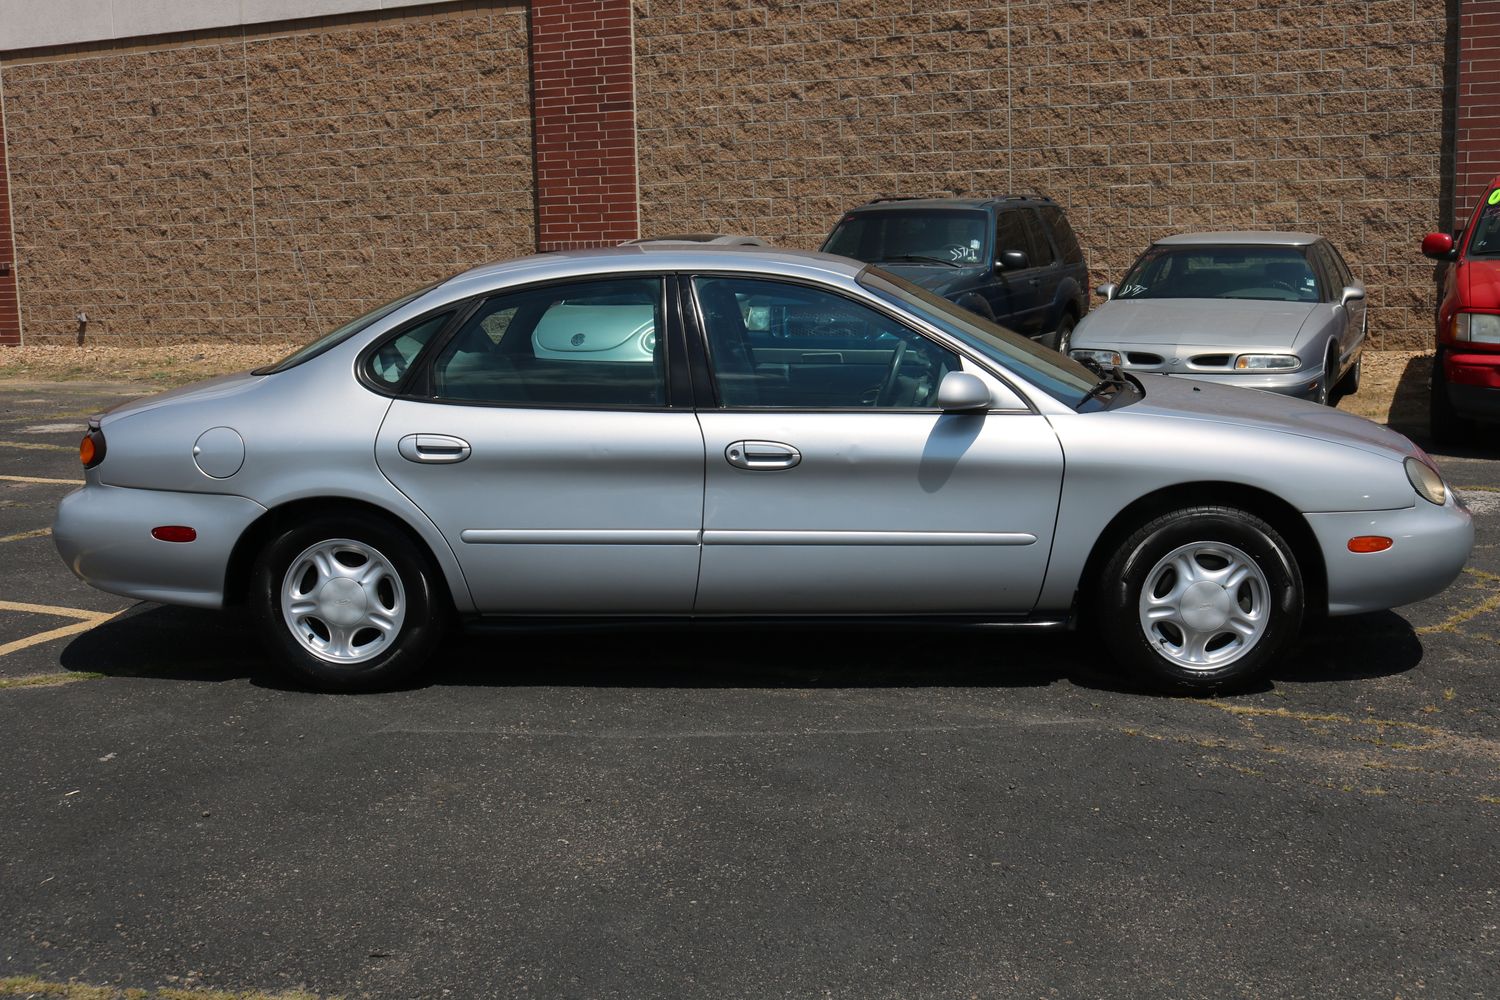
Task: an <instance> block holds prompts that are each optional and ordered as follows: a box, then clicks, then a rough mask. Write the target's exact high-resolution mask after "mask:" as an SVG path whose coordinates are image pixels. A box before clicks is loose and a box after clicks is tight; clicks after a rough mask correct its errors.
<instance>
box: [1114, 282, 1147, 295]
mask: <svg viewBox="0 0 1500 1000" xmlns="http://www.w3.org/2000/svg"><path fill="white" fill-rule="evenodd" d="M1145 290H1146V286H1145V285H1137V284H1130V285H1126V286H1125V287H1124V288H1122V289H1120V294H1121V295H1139V294H1141V293H1142V292H1144V291H1145Z"/></svg>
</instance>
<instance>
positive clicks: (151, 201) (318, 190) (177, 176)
mask: <svg viewBox="0 0 1500 1000" xmlns="http://www.w3.org/2000/svg"><path fill="white" fill-rule="evenodd" d="M137 42H138V44H135V45H119V44H101V45H96V46H91V47H87V48H83V49H79V50H74V51H61V52H51V53H44V54H42V55H40V56H38V55H36V54H31V55H28V57H26V58H23V59H17V58H7V59H5V60H3V61H0V78H3V84H4V93H5V101H6V113H7V120H8V125H9V132H8V149H9V160H10V174H11V188H12V192H11V193H12V203H13V205H14V217H15V237H16V254H17V264H16V270H17V273H18V275H19V278H20V283H21V294H22V296H23V297H24V300H25V315H24V322H25V331H24V332H25V337H26V341H27V342H28V343H39V342H46V341H49V340H65V341H71V339H72V338H73V336H74V334H75V332H76V325H75V324H74V322H73V316H74V312H75V310H76V309H78V308H79V307H83V308H84V309H86V310H87V312H88V313H89V317H90V321H91V322H90V325H89V335H90V337H91V338H92V337H108V336H120V337H143V336H144V337H151V336H158V335H173V336H193V337H202V336H233V337H247V336H249V337H255V336H264V337H267V338H273V337H274V338H278V339H279V338H290V339H299V340H300V339H307V338H309V337H310V336H311V335H312V334H313V333H315V332H319V331H322V330H324V329H327V328H329V327H332V326H334V325H336V324H337V323H339V322H341V321H343V320H345V319H348V318H349V317H351V316H353V315H355V314H357V313H358V312H360V311H362V310H364V309H366V308H368V307H371V306H373V305H375V304H376V303H377V302H379V301H384V300H385V299H388V298H391V297H392V296H394V295H395V294H397V293H399V292H400V291H403V290H407V289H410V288H412V287H415V286H416V285H417V284H419V283H422V282H426V281H432V280H436V279H438V278H441V277H444V276H446V275H449V274H451V273H453V272H455V271H457V270H460V269H462V268H466V267H469V266H472V265H474V264H476V263H480V262H483V261H486V260H490V259H493V258H496V257H503V256H510V255H515V254H521V253H527V252H529V251H530V250H531V249H532V247H533V242H534V238H535V236H534V229H533V221H534V215H533V203H532V183H531V134H530V121H529V88H528V69H527V35H526V12H525V8H524V7H523V6H519V5H517V4H514V3H511V4H504V3H466V4H461V5H444V6H442V7H438V8H431V9H418V10H415V11H404V12H399V13H397V14H395V15H373V16H350V17H347V18H338V19H323V20H319V21H314V22H299V23H296V24H293V25H280V26H270V27H268V28H266V29H264V30H257V29H251V30H245V31H241V30H240V29H234V30H232V31H229V32H225V33H220V34H209V33H203V34H198V35H193V36H188V37H174V38H168V39H143V40H137ZM0 280H3V279H0Z"/></svg>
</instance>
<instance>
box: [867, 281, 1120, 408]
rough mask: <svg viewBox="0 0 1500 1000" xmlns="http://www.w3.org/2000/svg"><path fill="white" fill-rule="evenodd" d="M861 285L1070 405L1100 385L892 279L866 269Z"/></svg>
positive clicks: (1050, 354)
mask: <svg viewBox="0 0 1500 1000" xmlns="http://www.w3.org/2000/svg"><path fill="white" fill-rule="evenodd" d="M857 280H858V281H859V283H860V284H861V285H864V286H865V287H866V288H868V289H869V290H870V291H872V292H874V293H875V294H876V295H879V296H880V297H881V298H883V299H885V300H886V301H888V302H891V303H893V304H895V305H898V306H900V307H902V308H903V309H907V310H909V311H911V312H914V313H916V314H917V315H918V316H920V317H922V318H923V319H925V320H927V322H929V323H931V324H932V325H933V326H935V327H937V328H938V329H939V330H942V331H943V332H944V333H946V334H948V335H949V336H951V337H953V338H955V339H956V340H959V341H961V342H963V343H964V344H967V345H968V346H969V347H971V348H973V349H974V350H975V351H977V352H978V353H980V354H982V355H984V356H985V357H987V358H989V359H990V360H992V361H994V362H995V363H996V364H998V365H1000V366H1001V367H1002V368H1004V369H1005V370H1006V371H1008V372H1011V373H1012V374H1014V375H1016V376H1018V377H1020V378H1023V379H1025V380H1026V381H1027V382H1030V383H1031V384H1032V385H1034V386H1036V387H1037V388H1038V389H1041V390H1042V391H1043V392H1046V393H1047V394H1048V395H1050V396H1053V397H1054V398H1056V399H1059V400H1061V401H1062V402H1064V403H1067V404H1068V405H1069V406H1079V405H1081V404H1082V403H1083V402H1084V401H1085V400H1086V399H1087V397H1088V394H1089V392H1090V391H1091V390H1093V389H1094V387H1095V386H1097V385H1099V384H1100V381H1099V378H1098V377H1097V376H1096V375H1095V374H1094V373H1093V372H1091V371H1089V370H1088V369H1087V368H1085V367H1084V366H1083V365H1081V364H1079V363H1078V362H1076V361H1074V360H1073V359H1071V358H1065V357H1063V356H1062V355H1061V354H1058V353H1057V352H1056V351H1054V350H1051V349H1050V348H1046V347H1043V346H1041V345H1040V344H1037V343H1033V342H1032V341H1031V340H1030V339H1028V338H1026V337H1023V336H1021V335H1020V334H1019V333H1013V332H1011V331H1010V330H1007V329H1006V328H1005V327H1003V326H1000V325H999V324H996V323H992V322H990V321H989V320H987V319H984V318H983V317H981V316H978V315H976V314H974V313H971V312H969V310H967V309H964V308H962V307H960V306H956V305H954V304H953V303H952V302H949V301H948V300H947V299H945V298H941V297H940V296H937V295H933V294H932V293H931V292H929V291H927V290H926V289H925V288H919V287H918V286H916V285H914V284H912V283H911V282H909V281H905V280H903V279H901V278H898V277H896V276H895V275H894V274H890V273H888V272H886V271H881V270H879V269H877V268H873V267H867V268H865V269H864V270H863V271H862V272H860V275H859V278H858V279H857Z"/></svg>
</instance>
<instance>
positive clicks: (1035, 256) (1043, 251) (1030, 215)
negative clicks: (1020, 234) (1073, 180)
mask: <svg viewBox="0 0 1500 1000" xmlns="http://www.w3.org/2000/svg"><path fill="white" fill-rule="evenodd" d="M1021 219H1022V220H1023V222H1024V223H1025V226H1026V239H1027V242H1028V243H1029V244H1030V245H1031V249H1030V250H1029V251H1027V255H1028V256H1029V257H1030V258H1031V264H1032V266H1033V267H1045V266H1046V265H1048V264H1050V263H1052V262H1053V261H1054V260H1056V259H1057V256H1056V255H1055V254H1054V253H1053V252H1052V241H1051V240H1049V239H1047V231H1046V230H1044V229H1043V228H1042V220H1041V219H1040V218H1038V217H1037V214H1036V212H1035V211H1033V210H1032V209H1029V208H1028V209H1026V210H1025V211H1023V212H1022V213H1021Z"/></svg>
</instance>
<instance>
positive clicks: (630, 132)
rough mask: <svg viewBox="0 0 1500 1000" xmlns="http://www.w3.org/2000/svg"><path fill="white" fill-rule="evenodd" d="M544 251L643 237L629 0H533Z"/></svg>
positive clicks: (539, 230) (539, 236) (535, 135)
mask: <svg viewBox="0 0 1500 1000" xmlns="http://www.w3.org/2000/svg"><path fill="white" fill-rule="evenodd" d="M531 109H532V112H531V113H532V144H533V147H534V155H535V163H536V167H535V169H536V221H537V226H536V242H537V249H538V250H563V249H568V248H572V247H590V246H610V245H613V244H615V243H618V242H620V241H621V240H629V239H634V238H635V237H636V236H637V235H639V209H638V201H639V199H638V193H637V184H636V158H635V44H634V40H633V38H632V32H631V14H630V0H531Z"/></svg>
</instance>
